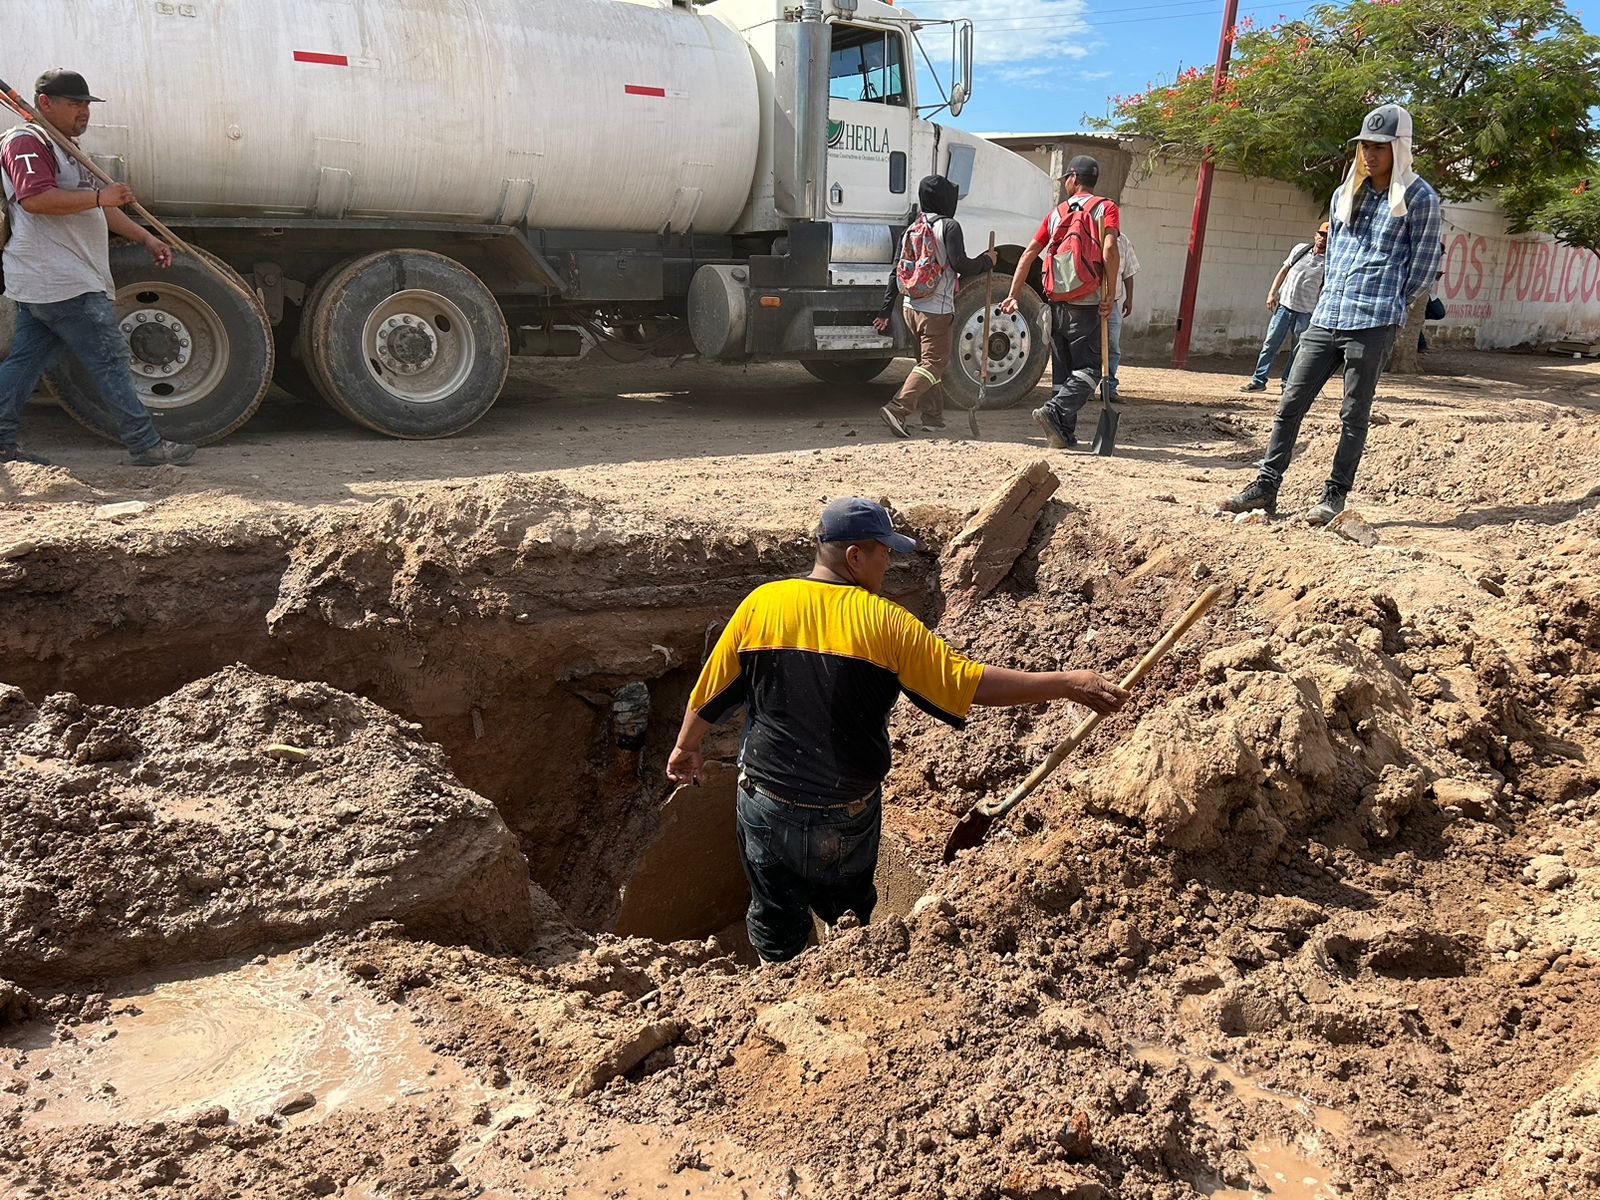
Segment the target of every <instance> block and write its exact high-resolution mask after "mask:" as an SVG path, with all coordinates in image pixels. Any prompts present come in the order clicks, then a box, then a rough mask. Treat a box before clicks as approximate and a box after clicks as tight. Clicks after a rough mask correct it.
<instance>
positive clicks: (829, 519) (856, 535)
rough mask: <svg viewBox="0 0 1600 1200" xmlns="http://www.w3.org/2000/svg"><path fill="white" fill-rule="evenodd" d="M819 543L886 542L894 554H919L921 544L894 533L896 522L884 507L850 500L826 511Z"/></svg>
mask: <svg viewBox="0 0 1600 1200" xmlns="http://www.w3.org/2000/svg"><path fill="white" fill-rule="evenodd" d="M817 541H819V542H882V543H883V544H884V545H885V546H887V547H889V549H891V550H915V549H916V548H917V543H916V541H915V540H913V539H912V538H908V537H907V536H906V535H905V534H903V533H896V532H895V531H894V522H893V521H891V520H890V519H889V513H888V510H887V509H885V508H884V507H883V505H881V504H875V503H873V502H872V501H871V500H864V499H862V498H861V497H860V496H850V497H848V498H847V499H844V500H835V501H834V502H833V503H832V504H830V505H828V507H827V508H825V509H823V510H822V525H821V527H820V528H819V529H818V531H817Z"/></svg>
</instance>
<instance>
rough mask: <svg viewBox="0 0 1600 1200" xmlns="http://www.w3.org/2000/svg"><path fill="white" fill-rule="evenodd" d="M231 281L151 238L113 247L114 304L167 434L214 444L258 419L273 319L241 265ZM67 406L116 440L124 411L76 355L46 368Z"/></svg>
mask: <svg viewBox="0 0 1600 1200" xmlns="http://www.w3.org/2000/svg"><path fill="white" fill-rule="evenodd" d="M196 253H198V254H201V255H204V257H205V258H206V259H207V260H208V261H209V262H211V263H213V264H214V265H216V266H219V267H222V269H223V270H224V271H226V272H227V273H228V274H229V275H231V276H232V277H233V279H234V280H235V281H236V282H237V283H238V288H237V290H236V289H234V288H230V287H228V286H227V285H225V284H224V283H223V282H222V281H221V280H219V279H218V278H217V277H216V276H215V275H213V274H212V273H211V271H210V270H208V269H207V268H206V267H205V266H204V265H202V264H201V263H198V262H196V261H195V260H194V259H192V258H190V257H188V256H187V255H184V254H174V255H173V256H172V266H170V267H168V268H167V269H166V270H162V269H161V268H160V267H158V266H156V265H155V263H153V262H151V261H150V256H149V254H147V253H146V252H145V250H144V248H143V247H140V246H130V245H121V246H116V247H114V248H113V249H112V251H111V275H112V279H113V280H114V281H115V283H116V288H117V291H116V295H115V297H114V298H113V300H112V307H113V308H114V309H115V310H116V314H117V320H118V323H119V324H120V326H121V328H122V334H123V336H124V337H126V338H127V339H128V350H129V352H130V355H131V359H132V367H133V386H134V390H135V391H137V392H138V393H139V399H140V400H141V401H143V402H144V406H145V407H146V408H148V409H149V410H150V415H151V417H152V418H154V420H155V423H156V428H157V429H158V430H159V431H160V433H161V436H162V437H164V438H170V439H171V440H172V441H175V442H196V443H199V444H200V445H205V444H207V443H210V442H216V441H220V440H221V439H223V438H225V437H227V436H228V434H230V433H232V432H233V431H234V430H235V429H238V428H239V426H241V425H243V424H244V423H245V422H246V421H248V420H249V419H250V417H251V416H252V414H254V413H255V411H256V409H257V408H259V407H260V406H261V400H262V397H264V396H265V395H266V394H267V387H268V385H269V384H270V383H271V382H272V365H273V354H274V351H273V343H272V325H271V324H270V322H269V321H268V320H267V313H266V310H265V309H264V308H263V307H262V306H261V302H260V301H259V300H258V299H256V297H255V295H254V293H253V292H251V290H250V286H249V284H247V283H245V281H244V280H243V279H241V278H240V277H239V276H238V274H237V273H235V272H234V271H232V270H231V269H230V268H228V267H227V266H226V264H224V263H223V262H222V260H221V259H218V258H216V257H215V256H213V255H210V254H206V253H205V251H203V250H200V251H196ZM46 380H47V382H48V383H49V384H50V386H51V388H52V389H53V390H54V392H55V393H56V396H57V397H58V398H59V399H60V401H61V407H62V408H64V409H66V410H67V412H69V413H70V414H72V416H73V417H75V418H76V419H77V420H78V421H79V422H81V423H82V424H83V425H85V426H86V427H87V428H89V429H91V430H93V431H94V432H95V433H98V434H99V435H100V436H101V437H104V438H108V439H110V440H111V441H116V440H117V418H116V416H115V414H114V412H113V411H112V409H111V408H110V406H109V405H107V404H106V402H105V400H104V399H102V398H101V396H100V391H99V389H98V388H97V387H95V385H94V382H93V380H92V379H91V378H90V377H89V373H88V372H87V371H85V370H84V369H83V367H82V365H81V364H80V363H79V362H78V360H77V359H76V358H74V357H73V356H72V355H71V354H66V355H63V356H62V358H61V360H60V362H58V363H57V365H56V366H55V367H54V368H53V369H52V370H51V371H50V372H49V374H48V375H47V376H46Z"/></svg>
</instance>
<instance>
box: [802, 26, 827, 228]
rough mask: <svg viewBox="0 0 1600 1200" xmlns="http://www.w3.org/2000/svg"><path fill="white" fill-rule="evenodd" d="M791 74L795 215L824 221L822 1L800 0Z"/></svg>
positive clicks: (824, 33) (824, 47) (824, 30)
mask: <svg viewBox="0 0 1600 1200" xmlns="http://www.w3.org/2000/svg"><path fill="white" fill-rule="evenodd" d="M798 40H799V43H800V44H799V61H798V62H797V63H796V66H797V68H798V69H797V71H796V73H795V76H796V77H795V83H796V88H795V91H796V96H795V120H794V140H795V171H794V179H795V187H796V190H797V191H798V193H799V196H798V199H799V204H797V205H796V206H795V207H796V209H797V210H798V215H799V216H800V217H802V218H803V219H805V220H811V221H826V220H827V219H828V188H827V168H828V53H829V41H828V26H827V23H826V22H825V21H823V19H822V0H801V4H800V37H799V39H798Z"/></svg>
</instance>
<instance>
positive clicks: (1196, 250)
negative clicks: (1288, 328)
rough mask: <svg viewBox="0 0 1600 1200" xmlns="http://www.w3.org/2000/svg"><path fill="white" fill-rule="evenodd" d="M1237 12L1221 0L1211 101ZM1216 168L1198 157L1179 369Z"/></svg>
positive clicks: (1175, 348)
mask: <svg viewBox="0 0 1600 1200" xmlns="http://www.w3.org/2000/svg"><path fill="white" fill-rule="evenodd" d="M1238 15H1239V0H1223V6H1222V37H1221V38H1220V39H1219V40H1218V42H1217V68H1216V70H1214V71H1213V72H1211V102H1212V103H1213V104H1215V103H1216V101H1217V99H1218V98H1219V97H1220V96H1221V95H1222V84H1223V81H1224V80H1226V79H1227V78H1228V59H1229V58H1230V57H1231V56H1232V54H1233V26H1234V21H1235V19H1236V18H1237V17H1238ZM1215 173H1216V167H1215V166H1214V165H1213V164H1212V162H1211V148H1210V147H1209V146H1207V147H1206V150H1205V153H1204V155H1203V156H1202V157H1201V159H1200V179H1199V181H1198V182H1197V183H1196V184H1195V189H1194V219H1193V221H1192V222H1190V225H1189V256H1188V258H1187V260H1186V261H1185V262H1184V265H1183V291H1182V292H1181V293H1180V294H1179V296H1178V329H1177V333H1176V334H1175V336H1174V337H1173V339H1172V365H1173V366H1174V367H1178V368H1179V369H1182V368H1183V367H1184V366H1186V365H1188V362H1189V333H1190V330H1191V328H1192V327H1193V325H1194V300H1195V294H1196V293H1197V292H1198V291H1199V290H1200V260H1201V258H1202V257H1203V256H1204V254H1205V248H1206V216H1207V214H1209V212H1210V211H1211V177H1212V175H1214V174H1215Z"/></svg>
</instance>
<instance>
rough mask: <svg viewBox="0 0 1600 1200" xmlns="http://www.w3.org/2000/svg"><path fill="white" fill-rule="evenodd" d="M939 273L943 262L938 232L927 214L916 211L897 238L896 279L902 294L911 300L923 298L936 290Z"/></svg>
mask: <svg viewBox="0 0 1600 1200" xmlns="http://www.w3.org/2000/svg"><path fill="white" fill-rule="evenodd" d="M942 274H944V264H943V263H941V262H940V261H939V235H938V233H937V232H935V230H934V228H933V222H932V221H930V220H928V214H927V213H918V214H917V219H916V220H915V221H913V222H912V223H911V227H910V228H909V229H907V230H906V235H905V237H904V238H902V239H901V241H900V261H899V262H898V263H896V264H895V268H894V277H895V281H896V282H897V283H899V285H900V291H901V292H902V293H903V294H904V295H906V296H908V297H910V298H911V299H913V300H925V299H927V298H928V297H929V296H931V295H933V293H934V292H935V291H937V290H938V288H939V277H940V276H941V275H942Z"/></svg>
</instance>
